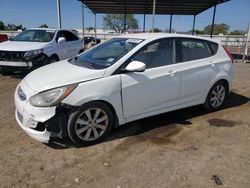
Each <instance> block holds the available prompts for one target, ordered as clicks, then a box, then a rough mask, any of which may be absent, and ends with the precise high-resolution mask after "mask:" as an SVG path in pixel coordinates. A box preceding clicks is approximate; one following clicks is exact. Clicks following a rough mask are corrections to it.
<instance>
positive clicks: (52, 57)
mask: <svg viewBox="0 0 250 188" xmlns="http://www.w3.org/2000/svg"><path fill="white" fill-rule="evenodd" d="M57 61H59V58H58V57H57V56H56V55H52V56H51V57H50V58H49V62H50V63H55V62H57Z"/></svg>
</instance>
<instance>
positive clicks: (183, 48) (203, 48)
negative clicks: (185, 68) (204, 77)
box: [175, 38, 212, 63]
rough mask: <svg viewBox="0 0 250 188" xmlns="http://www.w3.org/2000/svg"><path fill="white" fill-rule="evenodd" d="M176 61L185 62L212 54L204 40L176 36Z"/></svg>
mask: <svg viewBox="0 0 250 188" xmlns="http://www.w3.org/2000/svg"><path fill="white" fill-rule="evenodd" d="M175 44H176V53H177V54H176V55H177V56H176V62H177V63H180V62H186V61H192V60H197V59H202V58H207V57H209V56H212V52H211V50H210V48H209V46H208V43H207V42H206V41H205V40H200V39H190V38H176V43H175Z"/></svg>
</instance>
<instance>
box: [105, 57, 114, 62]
mask: <svg viewBox="0 0 250 188" xmlns="http://www.w3.org/2000/svg"><path fill="white" fill-rule="evenodd" d="M114 59H115V58H112V57H110V58H108V59H107V62H112V61H114Z"/></svg>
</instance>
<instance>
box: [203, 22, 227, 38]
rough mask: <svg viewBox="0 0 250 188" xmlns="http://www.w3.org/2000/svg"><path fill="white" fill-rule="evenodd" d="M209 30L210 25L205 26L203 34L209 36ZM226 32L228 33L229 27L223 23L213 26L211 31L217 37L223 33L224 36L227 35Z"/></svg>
mask: <svg viewBox="0 0 250 188" xmlns="http://www.w3.org/2000/svg"><path fill="white" fill-rule="evenodd" d="M211 29H212V25H207V26H206V27H204V29H203V32H204V34H210V32H211ZM228 31H229V25H227V24H225V23H221V24H214V31H213V34H214V35H218V34H220V33H223V34H224V35H225V34H227V33H228Z"/></svg>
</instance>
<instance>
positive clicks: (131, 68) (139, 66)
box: [125, 61, 146, 72]
mask: <svg viewBox="0 0 250 188" xmlns="http://www.w3.org/2000/svg"><path fill="white" fill-rule="evenodd" d="M145 69H146V65H145V63H143V62H140V61H132V62H131V63H129V64H128V65H127V66H126V68H125V70H126V71H128V72H143V71H145Z"/></svg>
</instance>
